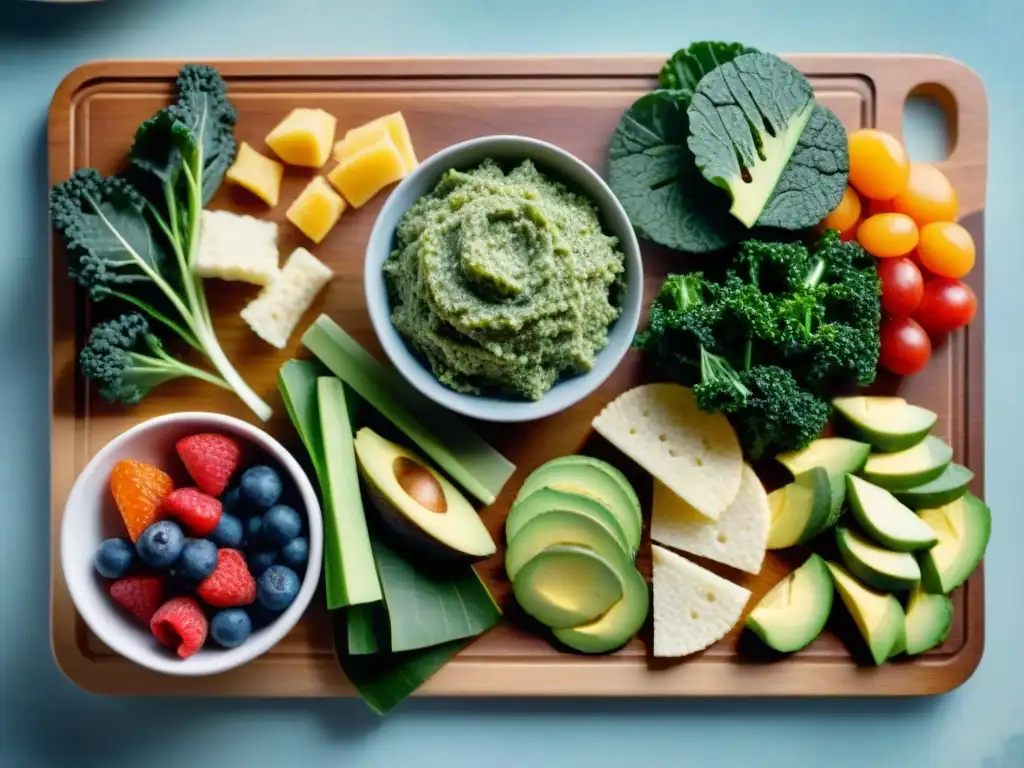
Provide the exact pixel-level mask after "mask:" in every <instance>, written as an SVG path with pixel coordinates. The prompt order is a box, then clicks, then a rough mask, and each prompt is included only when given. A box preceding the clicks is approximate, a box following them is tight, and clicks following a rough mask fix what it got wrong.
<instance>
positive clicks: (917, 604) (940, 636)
mask: <svg viewBox="0 0 1024 768" xmlns="http://www.w3.org/2000/svg"><path fill="white" fill-rule="evenodd" d="M951 626H953V601H952V600H950V599H949V598H948V597H947V596H946V595H933V594H931V593H929V592H925V591H924V590H923V589H921V587H920V586H917V587H914V589H912V590H911V591H910V599H909V600H908V601H907V655H908V656H916V655H917V654H919V653H924V652H925V651H930V650H931V649H932V648H936V647H938V646H940V645H942V644H943V643H944V642H945V640H946V638H947V637H948V636H949V629H950V627H951Z"/></svg>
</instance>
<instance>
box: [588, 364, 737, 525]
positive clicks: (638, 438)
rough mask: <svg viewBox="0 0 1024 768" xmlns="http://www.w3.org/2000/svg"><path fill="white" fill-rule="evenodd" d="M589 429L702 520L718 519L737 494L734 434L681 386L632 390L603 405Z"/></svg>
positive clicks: (720, 419) (724, 419) (654, 386)
mask: <svg viewBox="0 0 1024 768" xmlns="http://www.w3.org/2000/svg"><path fill="white" fill-rule="evenodd" d="M593 427H594V429H595V430H597V432H598V433H600V434H601V435H602V436H603V437H604V438H605V439H606V440H608V442H610V443H611V444H612V445H614V446H615V447H616V448H618V449H619V450H620V451H622V452H623V453H624V454H626V455H627V456H629V457H630V458H631V459H633V461H635V462H636V463H637V464H639V465H640V466H641V467H642V468H643V469H644V470H646V471H647V472H649V473H650V474H651V475H653V476H654V478H655V479H657V480H660V481H661V482H662V483H664V484H665V485H666V486H668V487H669V488H670V489H671V490H672V492H673V493H675V494H676V495H677V496H680V497H681V498H683V499H685V500H686V501H687V503H689V505H690V506H691V507H693V508H694V509H695V510H697V511H698V512H700V513H701V514H702V515H705V516H706V517H709V518H712V519H718V517H719V516H720V515H721V514H722V513H723V512H724V511H725V510H726V509H728V508H729V505H730V504H732V502H733V499H735V498H736V494H737V493H738V492H739V489H740V476H741V475H742V473H743V452H742V450H741V448H740V443H739V440H738V439H737V437H736V432H735V431H734V430H733V428H732V425H731V424H729V420H728V419H726V417H725V416H723V415H722V414H721V413H708V412H707V411H702V410H701V409H700V408H698V407H697V401H696V400H695V399H694V396H693V392H692V391H691V390H689V389H687V388H686V387H683V386H680V385H678V384H644V385H642V386H639V387H635V388H634V389H631V390H629V391H627V392H624V393H623V394H621V395H619V396H618V397H617V398H615V399H614V400H613V401H612V402H610V403H609V404H608V405H607V406H605V408H604V410H602V411H601V413H599V414H598V415H597V417H596V418H595V419H594V421H593Z"/></svg>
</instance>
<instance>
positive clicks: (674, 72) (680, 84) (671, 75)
mask: <svg viewBox="0 0 1024 768" xmlns="http://www.w3.org/2000/svg"><path fill="white" fill-rule="evenodd" d="M756 52H757V49H756V48H748V47H747V46H745V45H743V44H742V43H722V42H715V41H701V42H699V43H692V44H691V45H689V46H687V47H686V48H680V49H679V50H678V51H676V52H675V53H674V54H672V58H670V59H669V60H668V61H666V62H665V64H664V66H662V68H661V71H660V72H659V73H658V84H659V85H660V86H661V87H662V88H666V89H668V90H671V91H686V92H687V93H689V94H690V95H692V94H693V92H694V91H695V90H697V83H699V82H700V79H701V78H702V77H704V75H706V74H708V73H709V72H711V71H712V70H713V69H715V67H718V66H720V65H722V64H725V63H726V62H727V61H732V60H733V59H735V58H736V57H737V56H741V55H742V54H744V53H756Z"/></svg>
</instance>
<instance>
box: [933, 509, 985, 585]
mask: <svg viewBox="0 0 1024 768" xmlns="http://www.w3.org/2000/svg"><path fill="white" fill-rule="evenodd" d="M921 519H922V520H924V522H925V523H927V524H928V526H929V527H930V528H932V529H933V530H934V531H935V533H936V534H937V535H938V538H939V543H938V544H936V545H935V546H934V547H932V548H931V549H930V550H928V551H927V552H922V553H921V554H920V555H919V556H918V557H919V558H920V562H921V586H923V587H924V588H925V590H927V591H928V592H933V593H935V594H944V595H948V594H949V593H950V592H952V591H953V590H954V589H956V588H957V587H959V586H960V585H961V584H963V583H964V582H965V581H967V577H968V576H970V575H971V574H972V573H974V569H975V568H977V567H978V563H980V562H981V558H982V557H984V555H985V549H986V548H987V547H988V540H989V537H990V536H991V534H992V513H991V511H990V510H989V508H988V506H987V505H986V504H985V502H983V501H982V500H981V499H979V498H978V497H977V496H974V495H972V494H970V493H968V494H964V495H963V496H961V497H960V498H959V499H957V500H956V501H954V502H951V503H949V504H947V505H945V506H944V507H938V508H937V509H925V510H922V511H921Z"/></svg>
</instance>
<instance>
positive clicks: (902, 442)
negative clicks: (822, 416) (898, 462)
mask: <svg viewBox="0 0 1024 768" xmlns="http://www.w3.org/2000/svg"><path fill="white" fill-rule="evenodd" d="M832 406H833V407H834V408H835V410H836V413H837V414H839V418H838V419H837V420H836V428H837V429H838V430H839V431H840V432H844V433H846V434H849V435H850V436H851V437H855V438H857V439H858V440H863V441H865V442H867V443H870V444H871V446H872V447H873V448H874V449H875V450H876V451H882V452H886V453H891V452H895V451H904V450H906V449H907V448H911V447H913V446H915V445H917V444H918V443H919V442H921V441H922V440H924V438H925V437H926V436H927V435H928V433H929V432H931V430H932V428H933V427H934V426H935V423H936V422H937V421H938V420H939V417H938V414H936V413H935V412H934V411H929V410H928V409H927V408H922V407H920V406H918V405H911V404H910V403H908V402H907V401H906V400H904V399H903V398H902V397H884V396H877V395H876V396H872V395H857V396H853V397H837V398H835V399H834V400H832Z"/></svg>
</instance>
